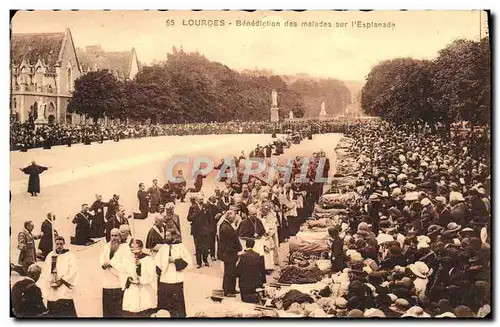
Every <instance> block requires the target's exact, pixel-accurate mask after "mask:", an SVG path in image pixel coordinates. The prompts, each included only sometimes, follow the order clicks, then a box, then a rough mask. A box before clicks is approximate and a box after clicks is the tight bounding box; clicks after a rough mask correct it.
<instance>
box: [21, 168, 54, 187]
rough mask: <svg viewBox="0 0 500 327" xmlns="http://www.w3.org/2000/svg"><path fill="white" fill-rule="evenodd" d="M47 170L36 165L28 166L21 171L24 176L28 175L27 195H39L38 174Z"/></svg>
mask: <svg viewBox="0 0 500 327" xmlns="http://www.w3.org/2000/svg"><path fill="white" fill-rule="evenodd" d="M47 169H48V168H47V167H43V166H38V165H30V166H28V167H26V168H23V169H21V170H22V171H23V173H25V174H26V175H30V178H29V180H28V193H40V176H39V175H40V174H41V173H43V172H44V171H46V170H47Z"/></svg>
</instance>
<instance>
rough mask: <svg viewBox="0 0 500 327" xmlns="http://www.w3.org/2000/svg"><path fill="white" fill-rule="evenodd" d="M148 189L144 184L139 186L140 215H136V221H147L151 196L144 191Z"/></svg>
mask: <svg viewBox="0 0 500 327" xmlns="http://www.w3.org/2000/svg"><path fill="white" fill-rule="evenodd" d="M145 188H146V187H145V186H144V183H140V184H139V190H138V191H137V198H138V199H139V211H140V212H141V213H140V214H136V215H135V217H134V218H136V219H146V218H147V217H148V212H149V194H148V193H147V192H146V191H145V190H144V189H145Z"/></svg>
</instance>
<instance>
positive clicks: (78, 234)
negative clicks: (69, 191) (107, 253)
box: [71, 204, 93, 245]
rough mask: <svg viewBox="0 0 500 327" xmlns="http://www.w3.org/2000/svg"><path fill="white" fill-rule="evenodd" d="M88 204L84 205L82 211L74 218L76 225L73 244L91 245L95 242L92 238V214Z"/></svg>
mask: <svg viewBox="0 0 500 327" xmlns="http://www.w3.org/2000/svg"><path fill="white" fill-rule="evenodd" d="M88 209H89V207H88V205H87V204H83V205H82V211H80V212H79V213H77V214H76V216H75V218H73V224H76V227H75V237H74V238H73V240H72V242H71V243H72V244H74V245H90V244H91V243H93V241H92V239H91V233H92V226H91V221H92V215H91V214H90V213H89V212H88Z"/></svg>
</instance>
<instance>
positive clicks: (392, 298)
mask: <svg viewBox="0 0 500 327" xmlns="http://www.w3.org/2000/svg"><path fill="white" fill-rule="evenodd" d="M387 296H389V297H390V298H391V300H392V302H394V301H396V300H397V299H398V297H397V296H396V294H392V293H389V294H387Z"/></svg>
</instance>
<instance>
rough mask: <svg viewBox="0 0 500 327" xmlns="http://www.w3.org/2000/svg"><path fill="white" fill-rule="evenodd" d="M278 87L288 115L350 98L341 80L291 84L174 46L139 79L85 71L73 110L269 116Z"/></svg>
mask: <svg viewBox="0 0 500 327" xmlns="http://www.w3.org/2000/svg"><path fill="white" fill-rule="evenodd" d="M273 89H274V90H276V91H277V92H278V102H279V103H278V105H279V107H280V109H281V110H280V115H281V116H282V118H284V117H288V114H289V112H290V111H292V112H293V113H294V117H297V118H300V117H303V116H304V114H305V113H306V109H307V107H308V106H309V107H310V106H311V105H310V102H311V101H313V102H315V104H314V105H315V107H316V111H317V112H316V113H315V114H314V116H317V115H318V114H319V110H320V109H319V108H320V103H321V101H325V102H327V103H328V104H329V105H328V108H327V110H328V112H329V113H330V114H335V113H339V112H342V110H343V109H344V107H345V106H346V105H347V104H349V103H350V91H349V89H348V88H347V87H346V86H345V85H344V84H343V82H341V81H338V80H323V81H301V80H297V81H295V82H294V83H290V84H287V83H286V82H285V81H284V80H283V79H282V78H281V77H280V76H277V75H268V74H252V73H248V72H247V73H241V74H240V73H238V72H237V71H234V70H232V69H230V68H229V67H227V66H225V65H223V64H221V63H218V62H213V61H209V60H208V59H207V58H205V57H204V56H203V55H200V54H199V53H188V52H185V51H183V50H182V49H181V50H177V49H175V48H174V49H173V52H172V53H170V54H168V56H167V60H166V61H163V62H156V63H155V64H153V65H151V66H145V67H144V68H143V69H141V71H140V72H139V73H138V74H137V76H136V77H135V78H134V79H133V80H129V81H125V82H120V81H118V80H117V79H116V78H115V77H113V75H112V74H111V73H110V72H108V71H106V70H101V71H96V72H89V73H87V74H85V75H83V76H82V77H80V78H79V79H77V80H76V81H75V91H74V92H73V96H72V98H71V100H70V102H69V104H68V110H69V111H70V112H75V113H78V114H84V115H86V116H87V117H89V118H92V119H93V120H94V121H97V119H99V118H103V117H104V116H107V117H109V118H120V119H123V118H132V119H134V120H136V121H146V120H148V119H150V120H151V122H153V123H185V122H212V121H218V122H224V121H229V120H243V121H245V120H267V119H269V117H270V105H271V91H272V90H273ZM306 102H307V103H306ZM330 104H331V107H330Z"/></svg>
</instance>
